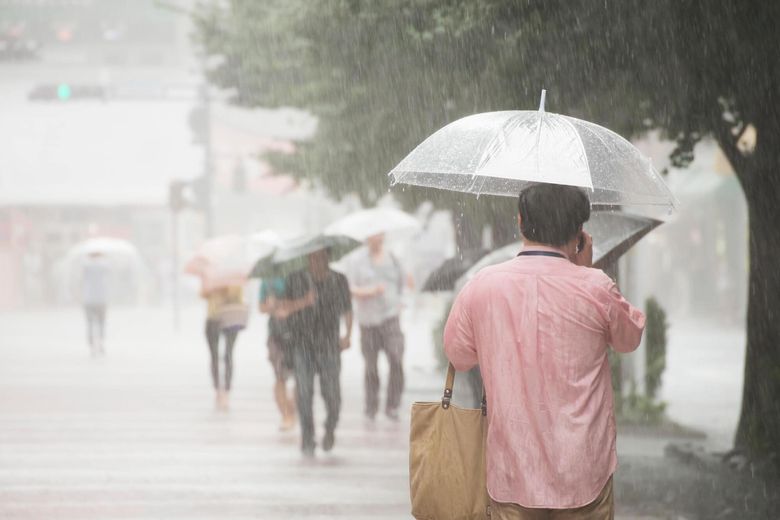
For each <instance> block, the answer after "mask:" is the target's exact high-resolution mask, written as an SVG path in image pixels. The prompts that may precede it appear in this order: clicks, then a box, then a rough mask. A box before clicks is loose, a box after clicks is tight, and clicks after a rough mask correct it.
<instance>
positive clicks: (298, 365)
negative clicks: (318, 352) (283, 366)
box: [293, 345, 316, 455]
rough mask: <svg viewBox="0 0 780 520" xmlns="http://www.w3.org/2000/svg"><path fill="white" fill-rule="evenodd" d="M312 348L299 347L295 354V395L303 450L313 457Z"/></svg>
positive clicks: (305, 453)
mask: <svg viewBox="0 0 780 520" xmlns="http://www.w3.org/2000/svg"><path fill="white" fill-rule="evenodd" d="M311 350H312V349H311V348H309V347H307V346H305V345H298V348H296V349H295V352H294V354H293V357H294V367H295V394H296V397H297V401H298V419H299V421H300V423H301V449H302V450H303V453H304V455H313V454H314V447H315V445H316V443H315V442H314V411H313V410H312V404H313V403H312V399H313V396H314V363H313V360H312V359H311Z"/></svg>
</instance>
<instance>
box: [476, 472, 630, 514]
mask: <svg viewBox="0 0 780 520" xmlns="http://www.w3.org/2000/svg"><path fill="white" fill-rule="evenodd" d="M490 518H491V520H614V518H615V501H614V496H613V493H612V477H610V479H609V480H608V481H607V484H606V485H605V486H604V488H603V489H602V490H601V493H600V494H599V496H598V497H596V500H594V501H593V502H591V503H590V504H588V505H586V506H584V507H577V508H573V509H534V508H528V507H523V506H520V505H518V504H503V503H499V502H496V501H494V500H491V501H490Z"/></svg>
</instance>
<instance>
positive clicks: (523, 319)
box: [444, 184, 645, 520]
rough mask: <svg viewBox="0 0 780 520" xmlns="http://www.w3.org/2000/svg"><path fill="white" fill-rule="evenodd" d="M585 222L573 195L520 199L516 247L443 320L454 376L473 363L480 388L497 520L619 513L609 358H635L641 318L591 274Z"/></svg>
mask: <svg viewBox="0 0 780 520" xmlns="http://www.w3.org/2000/svg"><path fill="white" fill-rule="evenodd" d="M589 218H590V204H589V201H588V197H587V195H586V194H585V192H584V191H583V190H581V189H579V188H575V187H571V186H562V185H552V184H537V185H533V186H531V187H528V188H526V189H525V190H523V191H522V192H521V193H520V197H519V216H518V224H519V226H520V231H521V233H522V235H523V238H524V246H523V250H522V251H521V252H520V254H519V255H518V257H517V258H515V259H513V260H510V261H508V262H505V263H503V264H499V265H496V266H491V267H486V268H485V269H483V270H482V271H480V272H479V273H478V274H477V275H476V276H475V277H474V278H473V279H472V280H471V281H470V282H469V283H468V284H467V285H466V286H465V287H464V288H463V290H462V291H461V292H460V294H459V295H458V297H457V299H456V300H455V304H454V306H453V308H452V311H451V313H450V316H449V318H448V320H447V324H446V327H445V331H444V349H445V351H446V353H447V357H448V358H449V360H450V362H452V364H453V365H454V366H455V368H456V369H457V370H468V369H470V368H471V367H473V366H474V365H476V364H477V363H478V364H479V366H480V369H481V373H482V378H483V380H484V384H485V390H486V394H487V413H488V433H487V444H486V450H487V453H486V458H487V468H488V473H487V487H488V492H489V494H490V496H491V499H492V501H491V506H490V507H491V513H492V518H496V519H525V518H535V519H536V518H583V519H594V520H595V519H598V520H602V519H603V520H606V519H611V518H613V516H614V501H613V495H612V475H613V473H614V471H615V468H616V466H617V455H616V451H615V440H616V438H615V437H616V434H615V410H614V404H613V396H612V386H611V376H610V366H609V361H608V359H607V352H608V346H609V345H611V346H612V348H613V349H614V350H616V351H618V352H631V351H633V350H634V349H636V348H637V346H638V345H639V342H640V340H641V338H642V331H643V329H644V325H645V317H644V315H643V314H642V313H641V312H640V311H639V310H638V309H636V308H635V307H633V306H632V305H631V304H629V303H628V302H627V301H626V300H625V299H624V298H623V296H622V295H621V294H620V291H619V290H618V289H617V287H616V285H615V282H613V281H612V279H610V278H609V277H608V276H607V275H606V274H604V272H602V271H601V270H598V269H593V268H591V265H592V261H593V241H592V238H591V237H590V235H588V234H587V233H585V232H584V231H583V229H582V225H583V223H584V222H586V221H587V220H588V219H589Z"/></svg>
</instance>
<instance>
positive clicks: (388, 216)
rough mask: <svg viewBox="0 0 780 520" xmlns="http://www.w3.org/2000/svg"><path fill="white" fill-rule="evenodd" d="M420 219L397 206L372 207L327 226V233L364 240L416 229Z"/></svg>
mask: <svg viewBox="0 0 780 520" xmlns="http://www.w3.org/2000/svg"><path fill="white" fill-rule="evenodd" d="M419 228H420V221H419V220H417V219H416V218H414V217H413V216H412V215H410V214H408V213H405V212H403V211H401V210H398V209H395V208H371V209H364V210H360V211H356V212H354V213H351V214H349V215H347V216H345V217H343V218H340V219H339V220H337V221H336V222H334V223H332V224H331V225H329V226H328V227H327V228H325V234H326V235H343V236H347V237H350V238H354V239H355V240H357V241H360V242H363V241H365V240H366V239H367V238H368V237H371V236H374V235H379V234H383V233H393V232H398V231H414V230H417V229H419Z"/></svg>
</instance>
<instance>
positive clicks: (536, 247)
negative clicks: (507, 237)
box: [521, 244, 571, 261]
mask: <svg viewBox="0 0 780 520" xmlns="http://www.w3.org/2000/svg"><path fill="white" fill-rule="evenodd" d="M521 251H547V252H548V253H558V254H561V255H563V257H564V258H565V259H567V260H569V261H571V258H569V255H567V254H566V251H564V250H563V249H560V248H557V247H552V246H543V245H540V244H533V245H523V248H522V249H521Z"/></svg>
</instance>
